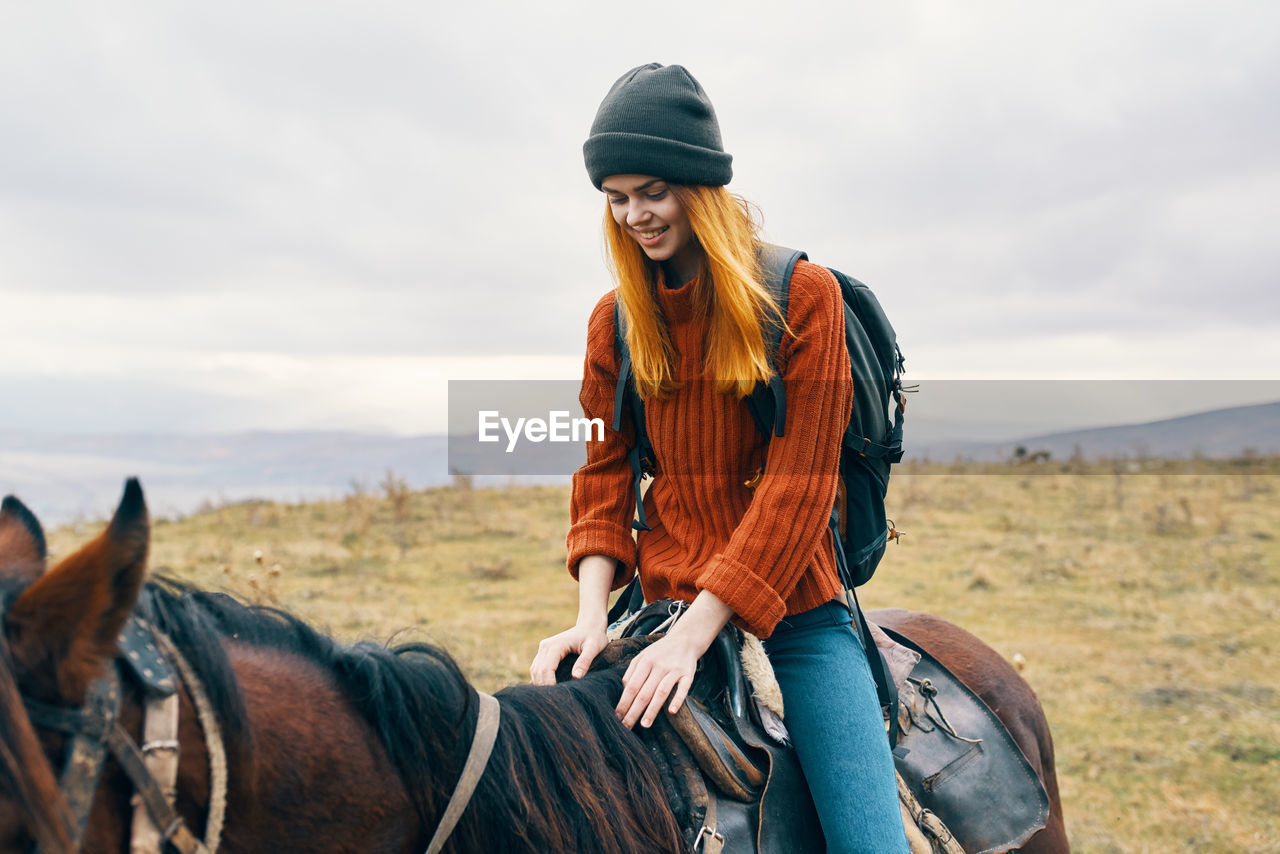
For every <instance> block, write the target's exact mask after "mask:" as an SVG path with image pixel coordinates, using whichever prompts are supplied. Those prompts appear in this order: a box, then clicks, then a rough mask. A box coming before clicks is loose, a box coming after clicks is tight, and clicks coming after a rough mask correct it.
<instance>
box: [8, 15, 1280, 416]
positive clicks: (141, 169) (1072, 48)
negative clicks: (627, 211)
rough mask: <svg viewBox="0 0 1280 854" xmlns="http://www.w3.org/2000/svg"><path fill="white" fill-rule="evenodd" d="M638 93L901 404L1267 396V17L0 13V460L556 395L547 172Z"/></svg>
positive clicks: (570, 202)
mask: <svg viewBox="0 0 1280 854" xmlns="http://www.w3.org/2000/svg"><path fill="white" fill-rule="evenodd" d="M650 61H658V62H662V63H667V64H671V63H680V64H683V65H685V66H686V67H688V68H689V69H690V71H691V72H692V73H693V74H694V75H695V76H696V77H697V78H698V79H699V80H700V81H701V82H702V84H703V86H704V88H705V89H706V91H707V92H708V94H709V95H710V97H711V98H712V100H713V102H714V103H715V105H716V108H717V111H718V113H719V116H720V121H721V126H722V130H723V135H724V140H725V145H726V148H727V150H728V151H729V152H730V153H731V154H733V156H734V180H733V182H732V184H731V185H730V188H731V189H733V190H735V191H737V192H739V193H741V194H743V195H745V196H746V197H748V198H750V199H751V200H753V201H754V202H756V203H757V204H758V205H759V206H760V207H761V209H762V210H763V211H764V216H765V226H766V231H767V235H768V236H769V237H770V238H771V239H772V240H774V241H776V242H780V243H785V244H788V245H793V246H797V247H800V248H804V249H807V250H808V251H809V254H810V256H811V257H813V258H814V259H815V260H818V261H821V262H824V263H827V264H829V265H831V266H836V267H839V268H841V269H842V270H844V271H846V272H848V273H851V274H853V275H855V276H857V277H858V278H860V279H862V280H864V281H866V282H868V283H869V284H871V285H872V287H873V288H874V289H875V290H876V292H877V294H878V295H879V297H880V299H881V301H882V303H884V305H885V307H886V309H887V310H888V312H889V315H890V317H891V318H892V320H893V321H894V323H895V325H896V326H897V328H898V332H899V338H900V342H901V344H902V346H903V349H904V351H906V353H907V357H908V367H909V369H910V371H911V374H912V375H913V376H915V377H917V378H925V379H936V378H1021V379H1042V378H1045V379H1048V378H1094V377H1101V378H1112V379H1133V378H1149V379H1182V378H1195V379H1259V380H1262V379H1270V380H1274V379H1278V378H1280V234H1278V233H1277V232H1278V231H1280V228H1278V227H1277V223H1280V201H1278V200H1280V110H1278V109H1277V105H1278V104H1280V5H1277V4H1275V3H1274V2H1268V0H1258V2H1230V0H1228V2H1213V3H1210V2H1199V3H1189V2H1159V3H1156V2H1150V3H1142V2H1133V0H1120V2H1116V0H1110V2H1073V3H1062V2H1052V3H1050V2H1027V0H1017V2H1012V0H1011V2H973V3H947V2H883V1H882V2H874V3H873V2H841V3H830V4H806V3H789V4H783V3H779V2H774V3H768V4H764V3H754V2H743V1H742V0H735V2H724V3H702V2H690V1H689V0H686V2H681V3H676V4H667V3H655V2H646V3H643V4H640V5H636V4H620V3H600V2H572V3H564V2H539V3H526V2H511V3H505V4H489V3H477V2H467V3H459V2H452V3H447V4H446V3H435V2H432V3H422V2H416V3H409V2H403V3H381V2H367V0H365V1H364V2H358V3H357V2H350V3H335V2H327V0H319V1H317V0H311V2H305V3H303V2H274V0H265V1H264V0H255V2H252V3H216V4H186V3H183V4H176V3H162V2H154V3H140V2H137V3H135V2H116V3H110V4H99V3H90V2H84V3H42V4H36V3H21V2H7V3H3V4H0V429H7V430H44V431H47V430H56V431H68V432H76V431H94V432H101V431H105V430H110V431H116V430H130V431H132V430H166V431H168V430H180V431H197V430H199V431H204V430H219V431H221V430H242V429H254V428H273V429H285V428H287V429H303V428H317V429H329V428H353V429H379V430H389V431H395V432H400V433H413V432H430V431H438V430H442V429H443V428H444V425H445V412H444V407H445V382H446V380H448V379H450V378H453V379H463V378H472V377H493V378H504V379H510V378H520V377H539V378H559V379H573V378H575V377H578V376H580V370H581V361H582V356H581V353H582V347H583V343H584V340H585V324H586V318H587V315H588V313H589V311H590V309H591V307H592V306H593V305H594V303H595V301H596V299H597V298H598V297H599V296H600V295H601V294H602V293H603V292H604V291H605V290H606V289H608V288H609V287H610V286H611V285H610V282H609V279H608V276H607V273H606V271H605V269H604V266H603V263H602V260H601V240H600V217H601V215H602V212H603V201H602V198H601V197H600V195H599V194H598V193H597V192H596V191H595V190H594V189H593V188H592V187H591V185H590V183H589V182H588V180H587V178H586V174H585V171H584V169H583V165H582V156H581V145H582V142H583V140H584V138H585V136H586V133H587V129H588V127H589V125H590V123H591V119H592V117H593V115H594V113H595V109H596V106H597V105H598V103H599V101H600V99H601V97H603V95H604V93H605V92H606V91H607V89H608V88H609V86H610V85H611V83H612V82H613V81H614V79H615V78H616V77H618V75H620V74H621V73H622V72H623V71H625V70H626V69H628V68H630V67H632V66H635V65H638V64H641V63H645V62H650ZM1246 397H1247V395H1246ZM1175 408H1176V407H1175ZM1197 408H1206V407H1197V406H1195V405H1194V402H1192V404H1190V405H1188V404H1184V405H1182V407H1181V410H1182V411H1192V410H1195V409H1197ZM1170 414H1172V413H1170Z"/></svg>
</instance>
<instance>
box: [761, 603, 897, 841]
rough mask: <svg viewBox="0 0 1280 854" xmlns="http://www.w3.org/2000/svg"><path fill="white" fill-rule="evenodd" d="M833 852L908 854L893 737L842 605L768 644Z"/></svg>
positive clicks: (795, 620)
mask: <svg viewBox="0 0 1280 854" xmlns="http://www.w3.org/2000/svg"><path fill="white" fill-rule="evenodd" d="M764 647H765V650H766V651H767V652H768V653H769V661H770V662H771V663H772V664H773V670H774V673H775V674H777V677H778V684H779V686H780V687H781V688H782V701H783V704H784V705H785V707H786V709H785V710H786V724H787V729H788V730H790V732H791V740H792V742H793V743H794V744H795V748H796V754H797V756H798V757H799V759H800V767H802V768H803V769H804V776H805V779H806V780H807V781H808V783H809V791H810V792H812V793H813V801H814V805H815V806H816V807H817V809H818V818H819V819H820V820H821V822H822V832H823V834H824V835H825V836H826V838H827V851H829V852H859V854H869V852H874V854H879V852H893V854H907V850H908V849H907V839H906V833H905V832H904V831H903V829H902V815H901V813H900V812H899V806H898V784H897V778H896V777H895V775H894V768H893V757H892V756H891V755H890V753H889V740H888V739H887V738H886V737H885V730H884V719H883V717H882V716H881V713H880V703H879V700H878V699H877V698H876V687H875V682H874V681H873V680H872V677H871V668H870V667H869V666H868V664H867V657H866V654H865V653H864V652H863V647H862V641H861V639H860V638H859V637H858V632H857V629H856V628H854V626H853V620H852V618H851V617H850V616H849V610H848V609H847V608H846V607H845V606H844V605H843V604H842V603H840V602H839V601H832V602H828V603H827V604H825V605H820V606H818V607H817V608H814V609H813V610H811V611H805V612H804V613H802V614H795V615H794V616H791V617H786V618H784V619H783V621H782V622H780V623H779V624H778V626H777V628H775V629H774V631H773V635H772V636H771V637H770V638H769V639H768V640H766V641H765V642H764Z"/></svg>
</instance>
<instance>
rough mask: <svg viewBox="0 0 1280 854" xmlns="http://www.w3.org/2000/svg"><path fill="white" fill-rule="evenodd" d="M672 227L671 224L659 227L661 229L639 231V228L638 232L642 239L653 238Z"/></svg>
mask: <svg viewBox="0 0 1280 854" xmlns="http://www.w3.org/2000/svg"><path fill="white" fill-rule="evenodd" d="M670 227H671V226H669V225H664V226H663V227H662V228H659V229H657V230H656V231H639V230H637V231H636V234H638V235H640V237H641V239H643V240H653V239H654V238H655V237H657V236H658V235H659V234H662V233H664V232H665V231H666V230H667V229H669V228H670Z"/></svg>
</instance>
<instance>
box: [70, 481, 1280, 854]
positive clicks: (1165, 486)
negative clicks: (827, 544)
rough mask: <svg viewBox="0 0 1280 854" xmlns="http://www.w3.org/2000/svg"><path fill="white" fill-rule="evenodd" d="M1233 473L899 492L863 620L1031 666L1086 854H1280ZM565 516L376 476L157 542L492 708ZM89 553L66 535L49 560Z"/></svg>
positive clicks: (546, 618) (1261, 526)
mask: <svg viewBox="0 0 1280 854" xmlns="http://www.w3.org/2000/svg"><path fill="white" fill-rule="evenodd" d="M1246 463H1247V468H1242V467H1240V466H1239V465H1237V466H1232V465H1228V464H1222V465H1217V466H1214V465H1211V464H1208V463H1203V462H1202V463H1198V464H1196V466H1195V467H1194V468H1195V471H1194V473H1187V471H1188V466H1187V465H1186V464H1181V463H1167V464H1165V463H1159V462H1151V463H1147V464H1144V466H1143V467H1142V468H1141V469H1140V470H1138V471H1134V470H1133V468H1134V466H1128V467H1125V468H1123V469H1119V470H1113V469H1112V468H1110V467H1096V468H1093V469H1086V468H1084V467H1077V468H1076V469H1074V470H1072V469H1071V468H1070V467H1063V466H1061V465H1058V464H1052V465H1051V464H1043V465H1038V466H1018V467H1012V466H993V467H987V468H985V469H979V468H976V467H956V468H954V469H947V468H945V467H935V468H932V469H930V470H927V471H926V470H923V469H916V470H912V469H906V470H905V471H903V472H902V473H901V474H897V475H895V477H894V481H893V484H892V489H891V492H890V515H891V516H892V517H893V518H894V519H895V521H896V522H897V525H898V527H899V528H900V529H902V530H904V531H905V532H906V535H905V536H904V537H903V538H902V541H901V543H900V544H899V545H896V546H891V547H890V548H889V552H888V554H887V556H886V558H885V561H884V563H883V564H882V565H881V568H880V570H879V573H878V574H877V577H876V578H875V579H874V580H873V582H872V583H871V584H870V585H869V586H868V587H867V588H866V589H865V591H864V593H863V596H862V599H863V603H864V605H866V606H867V607H878V606H900V607H908V608H915V609H921V610H927V611H931V612H933V613H936V614H940V615H942V616H944V617H946V618H948V619H950V620H952V621H954V622H956V623H959V624H960V625H962V626H964V627H966V628H968V629H970V630H971V631H973V632H974V633H976V634H978V635H979V636H981V637H982V638H983V639H985V640H986V641H987V642H988V643H990V644H991V645H992V646H994V647H995V648H996V649H997V650H999V651H1000V652H1001V653H1002V654H1004V655H1005V656H1006V657H1009V658H1013V657H1014V656H1015V655H1017V656H1021V658H1022V659H1024V660H1025V669H1024V671H1023V675H1024V676H1025V677H1026V679H1027V680H1028V681H1029V682H1030V683H1031V685H1032V686H1033V687H1034V688H1035V689H1036V691H1037V693H1038V694H1039V696H1040V698H1041V700H1042V702H1043V704H1044V707H1045V711H1046V713H1047V715H1048V718H1049V722H1050V724H1051V725H1052V727H1053V731H1054V738H1055V742H1056V745H1057V757H1058V774H1059V779H1060V782H1061V785H1062V791H1063V798H1064V802H1065V809H1066V813H1067V822H1068V828H1069V830H1070V833H1071V837H1072V841H1073V845H1074V848H1075V850H1076V851H1080V852H1148V851H1150V852H1156V851H1159V852H1173V851H1195V852H1201V851H1223V852H1280V678H1278V677H1277V673H1278V671H1280V668H1277V664H1276V659H1275V657H1274V656H1276V655H1277V653H1280V525H1278V524H1277V520H1280V464H1278V463H1277V461H1275V460H1252V461H1246ZM1118 472H1119V473H1118ZM144 486H145V484H144ZM567 506H568V500H567V489H566V488H563V487H534V486H514V487H510V488H506V489H493V490H489V489H485V490H473V489H470V488H467V487H466V485H465V484H459V485H458V486H456V487H452V488H441V489H433V490H428V491H424V492H410V491H408V490H407V489H405V488H404V487H403V485H402V484H401V483H400V482H399V481H398V480H397V479H396V478H394V477H392V476H389V477H388V480H387V481H386V482H385V483H384V484H382V485H381V487H380V488H379V489H378V490H377V491H376V492H374V491H361V490H355V491H353V493H352V494H351V495H349V496H347V498H346V499H345V500H343V501H341V502H334V503H324V504H306V505H283V504H273V503H245V504H237V505H233V506H228V507H222V508H214V509H210V510H209V511H208V512H204V513H201V514H198V515H195V516H192V517H190V518H187V519H183V520H178V521H159V522H157V523H156V524H155V526H154V531H153V544H152V567H153V571H157V572H163V573H167V574H170V575H173V576H176V577H178V578H182V579H186V580H189V581H193V582H195V583H197V584H199V585H202V586H206V587H213V588H222V589H227V590H230V591H232V592H234V593H237V594H239V595H241V596H243V597H246V598H248V599H251V600H254V601H259V602H264V603H269V604H273V605H279V606H282V607H285V608H288V609H289V610H291V611H293V612H295V613H298V614H300V615H302V616H304V617H306V618H307V619H309V620H312V621H313V622H315V623H317V624H319V625H320V626H323V627H326V628H327V629H329V630H330V631H332V632H334V633H336V634H337V635H339V636H341V637H343V638H347V639H358V638H376V639H379V640H387V639H390V638H392V637H393V636H399V637H400V638H417V639H426V640H430V641H432V642H434V643H438V644H441V645H443V646H445V647H446V648H447V649H449V650H450V651H451V652H452V653H453V654H454V655H455V657H456V658H457V659H458V660H459V661H460V662H461V663H462V665H463V667H464V669H465V671H466V672H467V673H468V674H469V675H470V677H471V678H472V679H473V681H475V682H476V683H477V684H478V685H479V686H480V687H482V688H486V689H491V690H492V689H496V688H498V687H500V686H502V685H504V684H509V683H511V682H513V681H518V680H521V679H524V678H525V677H526V673H527V671H526V668H527V666H528V661H529V659H530V658H531V657H532V655H533V652H534V648H535V646H536V644H537V641H538V640H539V639H540V638H541V637H543V636H545V635H547V634H550V633H552V632H554V631H558V630H559V629H560V628H563V627H564V626H566V625H567V624H568V622H569V621H570V620H571V619H572V617H573V614H574V611H575V607H576V590H575V587H574V585H573V582H572V581H571V579H570V578H569V577H568V575H567V574H566V572H565V570H564V558H565V547H564V533H565V528H566V525H567ZM107 510H109V508H104V512H106V511H107ZM94 530H96V527H95V526H93V525H87V524H86V525H81V526H78V528H66V529H61V530H59V531H56V532H54V534H53V535H52V537H51V544H52V547H53V550H54V551H55V552H57V553H62V554H65V553H66V552H67V551H68V550H69V549H71V548H73V547H74V546H75V545H76V544H78V543H79V542H80V541H81V540H83V538H85V537H86V536H87V535H89V534H90V533H92V532H93V531H94Z"/></svg>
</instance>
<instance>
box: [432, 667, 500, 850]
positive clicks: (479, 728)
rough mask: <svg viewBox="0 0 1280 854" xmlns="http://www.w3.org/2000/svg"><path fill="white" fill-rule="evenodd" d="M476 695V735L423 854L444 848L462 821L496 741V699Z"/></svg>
mask: <svg viewBox="0 0 1280 854" xmlns="http://www.w3.org/2000/svg"><path fill="white" fill-rule="evenodd" d="M476 693H477V694H478V695H479V700H480V710H479V712H477V714H476V732H475V735H474V736H472V737H471V750H470V752H469V753H467V762H466V764H465V765H463V767H462V776H461V777H459V778H458V784H457V786H455V787H454V789H453V796H452V797H451V798H449V804H448V806H446V807H445V809H444V816H443V817H442V818H441V819H440V824H439V825H438V826H437V827H436V832H435V835H434V836H432V837H431V844H429V845H428V846H427V854H440V850H441V849H442V848H444V844H445V842H447V841H448V839H449V834H451V833H453V828H454V827H455V826H456V825H457V824H458V819H460V818H462V812H463V810H465V809H466V808H467V804H468V803H470V802H471V796H472V795H473V794H475V790H476V785H477V784H478V783H479V782H480V778H481V777H482V776H484V769H485V766H486V765H487V764H488V763H489V755H490V754H491V753H493V744H494V742H495V741H496V740H497V738H498V723H499V720H500V718H501V713H502V709H501V706H500V705H499V704H498V698H497V697H494V696H492V695H490V694H486V693H484V692H483V691H477V692H476Z"/></svg>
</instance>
